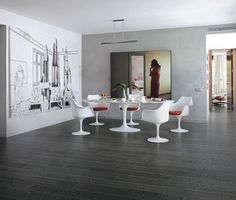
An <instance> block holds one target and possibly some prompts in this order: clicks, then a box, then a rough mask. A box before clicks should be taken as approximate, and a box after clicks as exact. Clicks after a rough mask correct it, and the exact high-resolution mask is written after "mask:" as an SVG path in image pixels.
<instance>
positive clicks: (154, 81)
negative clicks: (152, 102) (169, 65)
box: [149, 59, 161, 98]
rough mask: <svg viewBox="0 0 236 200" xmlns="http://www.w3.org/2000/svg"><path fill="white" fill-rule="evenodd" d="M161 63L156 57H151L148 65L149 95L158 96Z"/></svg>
mask: <svg viewBox="0 0 236 200" xmlns="http://www.w3.org/2000/svg"><path fill="white" fill-rule="evenodd" d="M160 74H161V65H159V63H158V62H157V60H156V59H153V60H152V62H151V67H150V74H149V75H150V76H151V97H154V98H158V96H159V88H160Z"/></svg>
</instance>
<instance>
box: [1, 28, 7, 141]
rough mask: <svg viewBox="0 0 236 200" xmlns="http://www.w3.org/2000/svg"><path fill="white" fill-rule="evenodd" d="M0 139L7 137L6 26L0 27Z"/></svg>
mask: <svg viewBox="0 0 236 200" xmlns="http://www.w3.org/2000/svg"><path fill="white" fill-rule="evenodd" d="M0 137H6V26H2V25H0Z"/></svg>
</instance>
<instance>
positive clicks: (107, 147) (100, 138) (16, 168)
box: [0, 112, 236, 200]
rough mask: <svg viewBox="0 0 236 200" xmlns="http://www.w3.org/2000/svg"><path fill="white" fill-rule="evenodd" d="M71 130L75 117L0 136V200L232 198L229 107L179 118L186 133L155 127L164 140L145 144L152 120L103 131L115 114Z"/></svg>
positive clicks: (233, 128) (235, 165)
mask: <svg viewBox="0 0 236 200" xmlns="http://www.w3.org/2000/svg"><path fill="white" fill-rule="evenodd" d="M92 120H93V119H88V120H85V128H84V129H85V130H89V131H91V132H92V134H91V135H88V136H83V137H81V136H73V135H71V132H73V131H75V130H77V129H78V126H79V125H78V122H77V121H75V120H73V121H70V122H66V123H62V124H58V125H55V126H51V127H47V128H43V129H40V130H35V131H32V132H29V133H25V134H22V135H18V136H14V137H11V138H8V139H0V199H1V200H3V199H17V200H19V199H27V200H34V199H40V200H53V199H68V200H73V199H79V200H90V199H91V200H95V199H96V200H106V199H108V200H113V199H114V200H131V199H143V200H149V199H150V200H157V199H165V200H170V199H179V200H183V199H186V200H188V199H189V200H195V199H196V200H201V199H212V200H223V199H229V200H231V199H232V200H235V199H236V113H233V112H229V113H228V114H227V113H215V114H213V115H212V117H211V119H210V121H209V123H208V124H194V123H183V126H185V128H187V129H189V130H191V131H190V133H187V134H182V135H181V134H174V133H171V132H169V129H170V128H173V127H175V125H176V124H175V123H173V122H170V123H168V124H165V125H163V126H162V127H161V135H162V136H163V137H167V138H169V139H170V142H169V143H166V144H160V145H158V144H151V143H148V142H147V141H146V138H148V137H150V136H154V135H155V126H154V125H151V124H148V123H145V122H141V125H140V126H139V127H141V129H142V131H141V132H139V133H115V132H110V131H109V127H114V126H118V125H120V123H121V121H120V120H111V119H110V120H109V119H104V120H103V121H105V123H106V125H105V126H102V127H91V126H88V123H89V122H91V121H92Z"/></svg>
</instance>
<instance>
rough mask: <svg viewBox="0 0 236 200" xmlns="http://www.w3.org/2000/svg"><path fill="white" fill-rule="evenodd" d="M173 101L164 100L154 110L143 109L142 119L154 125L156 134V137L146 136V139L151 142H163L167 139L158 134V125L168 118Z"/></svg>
mask: <svg viewBox="0 0 236 200" xmlns="http://www.w3.org/2000/svg"><path fill="white" fill-rule="evenodd" d="M172 102H173V101H165V102H164V103H163V104H162V105H161V106H160V107H159V108H158V109H156V110H143V112H142V120H143V121H147V122H150V123H153V124H155V125H156V129H157V135H156V137H151V138H148V139H147V141H149V142H153V143H165V142H168V141H169V140H168V139H167V138H161V137H160V135H159V129H160V125H161V124H163V123H166V122H167V121H168V120H169V109H170V106H171V104H172Z"/></svg>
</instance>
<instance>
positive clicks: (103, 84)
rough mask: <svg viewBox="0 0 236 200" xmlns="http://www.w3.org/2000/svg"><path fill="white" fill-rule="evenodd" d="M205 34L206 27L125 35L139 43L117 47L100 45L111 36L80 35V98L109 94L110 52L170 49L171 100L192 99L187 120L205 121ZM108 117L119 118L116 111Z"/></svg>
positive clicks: (118, 45)
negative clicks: (192, 103)
mask: <svg viewBox="0 0 236 200" xmlns="http://www.w3.org/2000/svg"><path fill="white" fill-rule="evenodd" d="M206 33H207V28H205V27H197V28H179V29H165V30H150V31H139V32H128V33H126V37H127V38H128V39H138V42H137V43H130V44H117V45H101V44H100V43H101V42H103V41H108V40H111V39H112V34H98V35H85V36H83V37H82V38H83V43H82V66H83V67H82V75H83V84H82V85H83V97H86V96H87V95H88V94H94V93H101V92H108V93H110V52H123V51H150V50H170V51H171V66H172V98H173V99H174V100H177V99H178V98H179V97H180V96H182V95H184V96H192V97H193V100H194V106H193V107H192V108H191V112H190V113H191V114H190V116H189V117H188V118H187V119H188V120H190V121H196V122H206V121H207V118H208V115H207V112H206V110H207V84H206V77H207V76H206V60H207V59H206ZM196 88H197V89H198V88H199V89H200V91H199V90H198V91H196ZM110 116H113V117H115V118H116V117H118V116H119V117H121V116H120V114H119V113H117V112H112V113H110Z"/></svg>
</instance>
